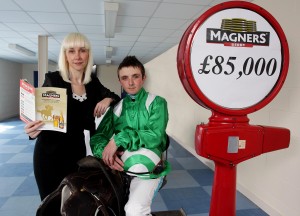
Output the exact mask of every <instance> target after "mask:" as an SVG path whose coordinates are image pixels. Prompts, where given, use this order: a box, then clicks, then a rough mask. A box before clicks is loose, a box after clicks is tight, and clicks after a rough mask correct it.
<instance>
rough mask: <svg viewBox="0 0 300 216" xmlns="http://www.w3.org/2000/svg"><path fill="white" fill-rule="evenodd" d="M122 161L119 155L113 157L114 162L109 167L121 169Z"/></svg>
mask: <svg viewBox="0 0 300 216" xmlns="http://www.w3.org/2000/svg"><path fill="white" fill-rule="evenodd" d="M123 166H124V163H123V161H122V160H121V159H120V158H119V157H115V162H114V163H113V164H112V165H110V166H109V167H110V168H111V169H114V170H118V171H123V170H124V169H123Z"/></svg>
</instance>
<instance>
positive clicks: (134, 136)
mask: <svg viewBox="0 0 300 216" xmlns="http://www.w3.org/2000/svg"><path fill="white" fill-rule="evenodd" d="M167 123H168V108H167V102H166V100H165V99H164V98H162V97H160V96H156V95H153V94H151V93H148V92H146V91H145V89H144V88H142V89H141V90H140V91H139V92H138V93H137V94H136V95H135V99H134V100H133V99H132V98H131V97H130V95H126V97H125V98H123V99H122V100H121V101H120V102H119V103H118V104H117V105H116V106H115V107H114V109H111V108H110V109H109V110H108V111H107V112H106V114H105V116H104V117H103V119H102V121H101V123H100V124H99V126H98V128H97V131H96V133H95V135H94V136H92V137H91V140H90V145H91V149H92V152H93V154H94V156H96V157H98V158H102V152H103V150H104V148H105V146H106V145H107V143H108V142H109V140H110V139H114V140H115V143H116V145H117V147H121V148H123V149H124V150H128V151H136V150H138V149H139V148H147V149H154V148H155V149H158V150H159V151H160V152H161V153H162V152H164V151H165V150H166V141H167V135H166V127H167Z"/></svg>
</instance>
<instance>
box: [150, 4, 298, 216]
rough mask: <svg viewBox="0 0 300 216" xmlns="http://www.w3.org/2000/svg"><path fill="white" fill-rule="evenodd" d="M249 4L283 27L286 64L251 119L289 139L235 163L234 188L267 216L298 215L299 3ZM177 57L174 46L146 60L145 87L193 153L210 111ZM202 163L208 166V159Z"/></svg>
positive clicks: (170, 129)
mask: <svg viewBox="0 0 300 216" xmlns="http://www.w3.org/2000/svg"><path fill="white" fill-rule="evenodd" d="M254 3H255V4H257V5H259V6H261V7H262V8H264V9H266V10H267V11H269V12H270V13H271V14H272V15H273V16H274V17H275V18H276V20H277V21H278V22H279V23H280V25H281V26H282V28H283V30H284V32H285V34H286V36H287V39H288V42H289V49H290V67H289V72H288V76H287V79H286V82H285V84H284V86H283V88H282V90H281V91H280V92H279V94H278V95H277V97H276V98H275V99H274V100H273V101H272V102H271V103H270V104H269V105H267V106H266V107H264V108H263V109H261V110H259V111H258V112H256V113H254V114H251V115H249V118H250V123H251V124H254V125H255V124H262V125H269V126H278V127H285V128H288V129H290V131H291V142H290V147H289V148H288V149H284V150H280V151H275V152H271V153H267V154H264V155H261V156H258V157H256V158H253V159H251V160H248V161H245V162H243V163H240V164H239V165H238V177H237V187H238V189H239V190H240V191H241V192H242V193H244V194H245V195H246V196H247V197H248V198H250V199H251V200H252V201H253V202H255V203H256V204H257V205H259V206H260V207H261V208H262V209H264V210H265V211H266V212H267V213H268V214H269V215H271V216H277V215H278V216H279V215H281V216H297V215H300V205H299V202H300V186H299V182H300V172H298V170H299V168H298V167H299V165H300V135H299V131H300V124H299V122H300V100H299V98H300V73H298V71H299V70H300V62H299V59H300V56H299V50H300V49H299V48H300V41H299V39H298V38H299V33H300V30H299V28H298V23H297V22H298V21H299V20H300V15H299V14H300V13H299V11H298V10H299V8H300V3H299V1H297V0H286V1H282V0H272V1H268V0H259V1H258V0H257V1H255V2H254ZM176 57H177V46H176V47H173V48H172V49H170V50H169V51H168V52H166V53H164V54H163V55H161V56H159V57H157V58H156V59H154V60H153V61H151V62H149V63H147V64H146V65H145V66H146V70H147V76H148V80H147V81H146V84H145V86H146V88H147V89H148V90H149V91H150V92H153V93H156V94H159V95H161V96H164V97H165V98H166V99H167V101H168V108H169V116H170V121H169V124H168V127H167V132H168V133H169V134H170V135H171V136H172V137H173V138H174V139H175V140H176V141H178V142H179V143H180V144H181V145H183V146H184V147H185V148H186V149H187V150H189V151H190V152H192V153H193V154H195V150H194V132H195V128H196V125H197V124H200V123H201V122H207V121H208V118H209V117H210V115H211V113H210V111H208V110H206V109H204V108H202V107H201V106H200V105H198V104H196V103H195V102H194V101H193V100H192V99H191V98H190V97H189V96H188V94H187V93H186V92H185V90H184V88H183V85H182V84H181V81H180V79H179V76H178V72H177V65H176ZM297 60H298V61H297ZM198 158H201V157H199V156H198ZM202 159H203V158H201V160H202ZM204 162H205V163H206V164H208V165H209V166H210V167H212V168H213V163H212V162H211V161H208V160H204Z"/></svg>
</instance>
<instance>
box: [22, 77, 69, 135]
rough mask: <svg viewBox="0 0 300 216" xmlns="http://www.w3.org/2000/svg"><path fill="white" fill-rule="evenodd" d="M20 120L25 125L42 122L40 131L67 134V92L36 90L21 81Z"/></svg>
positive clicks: (57, 89) (40, 88)
mask: <svg viewBox="0 0 300 216" xmlns="http://www.w3.org/2000/svg"><path fill="white" fill-rule="evenodd" d="M20 119H21V120H22V121H24V122H25V123H27V122H30V121H35V120H42V121H43V122H44V123H45V124H44V126H42V127H40V130H52V131H60V132H64V133H66V132H67V130H66V129H67V127H66V126H67V90H66V89H64V88H57V87H39V88H34V87H33V86H32V85H31V84H30V83H28V82H27V81H26V80H24V79H21V80H20Z"/></svg>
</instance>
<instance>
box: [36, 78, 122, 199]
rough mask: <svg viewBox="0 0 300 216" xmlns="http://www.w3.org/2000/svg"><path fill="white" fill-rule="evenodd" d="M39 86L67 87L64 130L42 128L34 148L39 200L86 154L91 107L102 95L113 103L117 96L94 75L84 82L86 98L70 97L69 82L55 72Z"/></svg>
mask: <svg viewBox="0 0 300 216" xmlns="http://www.w3.org/2000/svg"><path fill="white" fill-rule="evenodd" d="M43 86H52V87H60V88H66V89H67V98H68V99H67V100H68V101H67V132H66V133H63V132H57V131H46V130H44V131H42V132H41V133H40V135H39V136H38V138H37V141H36V144H35V150H34V174H35V177H36V181H37V185H38V188H39V192H40V196H41V199H44V198H45V197H46V196H47V195H48V194H49V193H51V192H52V191H53V190H55V189H56V188H57V187H58V186H59V184H60V182H61V181H62V179H63V178H64V177H65V176H66V175H68V174H70V173H72V172H76V171H77V168H78V166H77V161H78V160H80V159H81V158H83V157H85V156H86V147H85V140H84V130H89V131H90V135H91V136H92V135H93V134H94V132H95V122H94V115H93V113H94V108H95V106H96V104H97V103H98V102H99V101H101V100H102V99H104V98H107V97H109V98H112V99H113V100H114V102H113V104H112V105H114V104H116V103H117V102H118V101H119V100H120V98H119V96H118V95H116V94H115V93H113V92H111V91H110V90H109V89H107V88H105V87H104V86H103V85H102V84H101V83H100V81H99V79H98V78H97V77H96V76H92V80H91V82H89V83H88V84H86V85H85V88H86V96H87V99H86V100H84V101H82V102H81V101H79V100H76V99H74V98H73V96H72V94H73V93H72V87H71V83H68V82H65V81H64V80H63V79H62V77H61V76H60V74H59V72H49V73H47V74H46V75H45V82H44V84H43Z"/></svg>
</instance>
